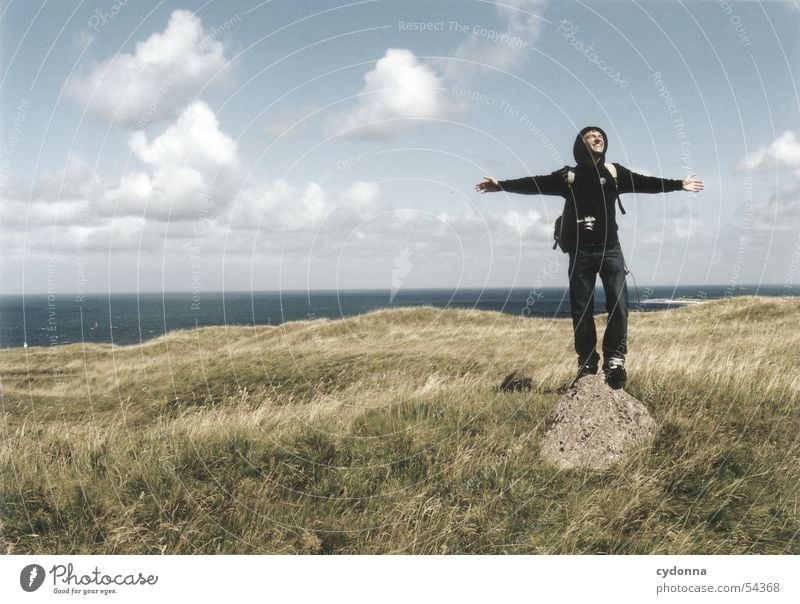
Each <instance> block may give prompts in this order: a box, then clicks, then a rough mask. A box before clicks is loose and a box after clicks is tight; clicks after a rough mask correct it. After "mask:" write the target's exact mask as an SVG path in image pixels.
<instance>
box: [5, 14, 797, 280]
mask: <svg viewBox="0 0 800 604" xmlns="http://www.w3.org/2000/svg"><path fill="white" fill-rule="evenodd" d="M0 6H1V7H2V8H0V57H1V59H2V60H1V62H0V78H2V79H0V95H1V96H0V126H1V127H2V132H1V134H2V136H0V144H2V151H0V229H2V233H1V236H0V247H1V249H0V294H23V293H24V294H42V293H50V294H55V293H58V294H76V295H81V294H84V293H85V294H90V293H115V292H137V291H138V292H154V291H155V292H159V291H193V292H195V293H197V294H198V295H199V294H200V292H203V291H234V290H235V291H265V290H266V291H279V290H307V289H311V290H317V289H383V290H389V289H390V288H391V289H392V290H397V289H399V288H430V287H435V288H448V289H455V288H471V287H501V288H510V287H519V288H531V289H533V288H536V287H557V286H563V285H566V283H567V256H566V255H564V254H562V253H560V252H559V251H557V250H552V249H551V243H552V224H553V221H554V220H555V218H556V217H557V216H558V215H559V214H560V212H561V209H562V206H563V200H562V199H561V198H558V197H545V196H531V195H513V194H507V193H494V194H487V195H480V194H478V193H477V192H476V191H475V190H474V184H475V182H476V181H478V180H480V179H481V178H482V177H483V176H485V175H488V176H492V177H494V178H498V179H507V178H518V177H522V176H528V175H536V174H547V173H550V172H552V171H553V170H556V169H559V168H561V167H562V166H564V165H567V164H573V163H574V160H573V158H572V144H573V141H574V138H575V135H576V133H577V132H578V131H579V130H580V129H581V128H582V127H583V126H587V125H596V126H600V127H602V128H603V129H604V130H605V131H606V132H607V133H608V136H609V146H608V156H607V158H608V160H609V161H614V162H617V163H619V164H622V165H624V166H626V167H628V168H630V169H632V170H634V171H636V172H640V173H642V174H648V175H654V176H661V177H665V178H684V177H685V176H686V175H688V174H689V173H696V174H697V176H698V178H700V179H701V180H703V181H704V183H705V190H704V191H703V192H702V193H695V194H692V193H687V192H673V193H668V194H657V195H627V196H624V197H623V203H624V204H625V208H626V210H627V214H626V215H624V216H618V223H619V228H620V239H621V242H622V248H623V251H624V254H625V257H626V260H627V264H628V266H629V267H630V269H631V271H632V272H633V273H634V276H635V278H636V281H637V282H638V284H639V285H640V286H642V285H676V286H677V285H697V286H703V285H726V286H729V287H735V286H739V285H764V284H773V285H779V286H782V287H784V288H786V291H787V292H792V290H793V293H796V292H797V288H798V284H800V229H799V227H800V90H798V82H800V72H799V69H798V67H799V66H800V60H798V59H800V52H799V51H800V42H799V41H798V38H799V36H798V35H797V33H798V32H799V31H800V3H798V2H795V1H794V0H791V1H789V0H785V1H772V2H731V1H726V0H723V1H716V0H708V1H704V2H645V1H638V2H634V1H622V0H620V1H603V2H572V1H559V2H555V1H549V2H548V1H546V0H503V2H490V1H485V0H459V1H457V2H456V1H450V0H438V1H437V0H427V1H414V0H411V1H402V2H400V1H390V0H362V1H355V2H345V1H343V0H336V1H333V0H331V1H313V2H312V1H310V0H306V1H296V0H271V1H263V0H250V1H244V0H242V1H226V2H222V1H221V0H216V1H213V0H209V1H205V2H201V1H196V2H194V1H185V2H172V1H162V2H133V1H128V2H126V1H125V0H98V1H83V2H81V1H75V2H67V1H56V0H51V1H49V2H42V1H31V0H26V1H20V0H17V1H14V0H12V1H6V2H3V3H2V4H0Z"/></svg>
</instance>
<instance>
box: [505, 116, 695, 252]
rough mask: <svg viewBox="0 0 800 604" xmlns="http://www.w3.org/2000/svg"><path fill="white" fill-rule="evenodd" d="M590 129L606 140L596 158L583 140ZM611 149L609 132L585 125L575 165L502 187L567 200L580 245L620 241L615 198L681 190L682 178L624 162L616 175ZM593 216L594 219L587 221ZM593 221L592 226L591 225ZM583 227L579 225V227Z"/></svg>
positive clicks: (567, 223) (568, 224) (575, 150)
mask: <svg viewBox="0 0 800 604" xmlns="http://www.w3.org/2000/svg"><path fill="white" fill-rule="evenodd" d="M589 130H597V131H598V132H599V133H600V134H601V135H602V137H603V140H604V141H605V146H604V148H603V153H602V154H601V156H600V157H599V158H597V159H596V160H595V158H594V157H593V153H592V152H591V151H590V150H589V148H588V147H587V146H586V143H584V141H583V135H584V134H586V133H587V132H588V131H589ZM607 151H608V136H606V133H605V132H604V131H603V130H602V129H601V128H598V127H597V126H587V127H586V128H583V129H582V130H581V131H580V132H579V133H578V136H577V137H576V138H575V144H574V145H573V147H572V154H573V156H574V157H575V162H576V164H577V165H576V166H575V167H570V166H564V167H563V168H561V169H560V170H556V171H555V172H553V173H552V174H547V175H544V176H527V177H525V178H518V179H515V180H501V181H500V182H499V184H500V188H501V189H502V190H503V191H508V192H509V193H524V194H528V195H537V194H538V195H558V196H560V197H563V198H564V199H565V200H566V203H565V204H564V218H563V220H564V224H565V226H566V227H567V228H572V229H574V230H575V233H574V234H575V235H577V237H576V238H575V239H576V241H577V243H576V245H577V246H578V247H583V246H585V245H604V246H605V247H610V246H611V245H613V244H615V243H617V241H618V240H619V239H618V237H617V228H618V227H617V220H616V205H615V202H616V200H617V197H618V196H619V195H622V194H624V193H667V192H669V191H680V190H681V189H682V188H683V181H682V180H672V179H667V178H656V177H653V176H643V175H642V174H637V173H635V172H631V171H630V170H628V169H627V168H625V167H624V166H620V165H619V164H616V163H615V164H614V167H615V168H616V169H617V178H616V179H614V177H613V176H611V173H610V172H609V171H608V169H607V168H606V166H605V163H606V152H607ZM570 170H572V171H573V172H574V173H575V180H574V182H573V183H572V186H570V185H569V184H568V182H567V174H568V172H569V171H570ZM587 217H593V218H594V219H595V220H594V223H593V224H592V223H591V221H589V223H587V222H578V221H584V220H585V219H586V218H587ZM589 224H591V228H588V226H589ZM578 227H580V228H578Z"/></svg>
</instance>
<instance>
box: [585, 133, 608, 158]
mask: <svg viewBox="0 0 800 604" xmlns="http://www.w3.org/2000/svg"><path fill="white" fill-rule="evenodd" d="M583 142H584V143H586V146H587V147H588V148H589V151H591V152H592V153H596V154H597V155H600V154H601V153H602V152H603V149H605V148H606V143H605V141H604V140H603V135H602V134H600V133H599V132H598V131H597V130H589V132H587V133H586V134H584V135H583Z"/></svg>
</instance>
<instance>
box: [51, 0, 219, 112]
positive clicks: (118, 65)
mask: <svg viewBox="0 0 800 604" xmlns="http://www.w3.org/2000/svg"><path fill="white" fill-rule="evenodd" d="M227 63H228V60H227V59H226V58H225V48H224V45H223V44H222V42H220V41H218V40H216V39H214V36H213V35H209V34H207V33H206V32H205V31H204V30H203V24H202V22H201V20H200V18H199V17H197V16H195V15H194V14H193V13H192V12H190V11H186V10H176V11H174V12H173V13H172V15H171V17H170V19H169V23H168V24H167V28H166V29H165V30H164V31H163V32H161V33H158V32H157V33H154V34H152V35H151V36H150V37H149V38H148V39H147V40H145V41H144V42H138V43H137V44H136V51H135V52H134V53H133V54H126V53H123V54H118V55H115V56H113V57H111V58H110V59H107V60H106V61H103V62H102V63H100V64H99V65H97V66H96V67H95V68H94V69H93V70H91V72H90V73H89V74H85V75H78V76H77V77H74V78H73V79H72V80H70V81H69V82H68V84H67V90H68V92H69V93H70V94H72V95H73V96H74V97H76V98H78V99H80V100H81V101H83V102H85V103H86V104H87V105H88V106H89V108H90V109H91V110H92V111H94V112H95V113H96V114H98V115H100V116H101V117H103V118H106V119H113V120H119V121H122V122H128V123H133V122H139V124H138V125H139V127H142V125H143V124H142V122H149V121H150V120H152V119H157V118H161V117H164V116H167V115H170V114H171V113H172V112H173V111H174V110H175V109H176V108H177V107H180V106H181V105H182V104H184V103H185V102H186V101H187V100H189V99H191V98H192V97H193V96H194V95H195V94H196V93H197V92H198V91H199V90H200V89H201V88H202V87H203V86H204V85H205V84H207V83H208V81H209V80H210V79H211V78H212V77H214V76H215V75H216V74H218V73H219V72H220V71H221V70H222V69H223V68H224V67H225V66H226V65H227Z"/></svg>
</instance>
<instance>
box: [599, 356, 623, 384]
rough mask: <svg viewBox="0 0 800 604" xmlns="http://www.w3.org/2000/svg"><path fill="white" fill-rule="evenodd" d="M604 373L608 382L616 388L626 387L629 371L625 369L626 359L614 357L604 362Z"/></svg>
mask: <svg viewBox="0 0 800 604" xmlns="http://www.w3.org/2000/svg"><path fill="white" fill-rule="evenodd" d="M603 373H605V376H606V383H607V384H608V385H609V387H611V388H613V389H614V390H619V389H620V388H624V387H625V384H626V382H627V381H628V372H627V371H625V360H624V359H620V358H616V357H612V358H610V359H608V360H607V361H606V362H605V363H603Z"/></svg>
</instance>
